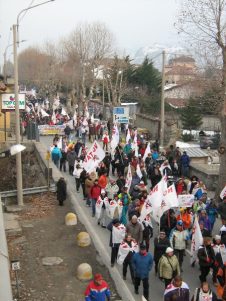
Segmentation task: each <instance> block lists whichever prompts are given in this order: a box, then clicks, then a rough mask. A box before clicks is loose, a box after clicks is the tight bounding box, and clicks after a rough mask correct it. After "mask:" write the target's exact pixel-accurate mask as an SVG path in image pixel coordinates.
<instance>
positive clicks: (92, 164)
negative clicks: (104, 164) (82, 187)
mask: <svg viewBox="0 0 226 301" xmlns="http://www.w3.org/2000/svg"><path fill="white" fill-rule="evenodd" d="M104 157H105V151H104V150H103V148H102V147H101V146H100V145H99V143H97V141H94V142H93V144H92V146H91V148H90V150H89V151H88V153H87V155H86V157H85V159H84V161H83V167H84V169H85V170H86V171H87V172H88V173H89V172H91V171H93V170H95V169H96V168H97V166H98V164H99V163H100V162H101V161H102V160H103V159H104Z"/></svg>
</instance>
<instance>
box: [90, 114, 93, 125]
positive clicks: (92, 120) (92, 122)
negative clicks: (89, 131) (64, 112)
mask: <svg viewBox="0 0 226 301" xmlns="http://www.w3.org/2000/svg"><path fill="white" fill-rule="evenodd" d="M90 120H91V123H94V116H93V114H92V115H91V118H90Z"/></svg>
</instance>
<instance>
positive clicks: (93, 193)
mask: <svg viewBox="0 0 226 301" xmlns="http://www.w3.org/2000/svg"><path fill="white" fill-rule="evenodd" d="M100 193H101V187H100V186H99V185H98V180H97V179H96V180H95V181H94V184H93V186H92V187H91V189H90V199H91V205H92V217H94V216H95V214H96V202H97V199H98V198H99V196H100Z"/></svg>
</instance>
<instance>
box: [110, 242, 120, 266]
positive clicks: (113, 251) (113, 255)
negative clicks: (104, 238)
mask: <svg viewBox="0 0 226 301" xmlns="http://www.w3.org/2000/svg"><path fill="white" fill-rule="evenodd" d="M118 250H119V244H115V245H114V246H113V247H111V264H114V263H115V261H116V260H117V257H118Z"/></svg>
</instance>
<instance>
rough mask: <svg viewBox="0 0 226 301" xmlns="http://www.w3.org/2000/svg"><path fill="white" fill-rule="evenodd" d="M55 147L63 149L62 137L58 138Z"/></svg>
mask: <svg viewBox="0 0 226 301" xmlns="http://www.w3.org/2000/svg"><path fill="white" fill-rule="evenodd" d="M57 147H59V149H62V147H63V141H62V137H60V139H59V141H58V142H57Z"/></svg>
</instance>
